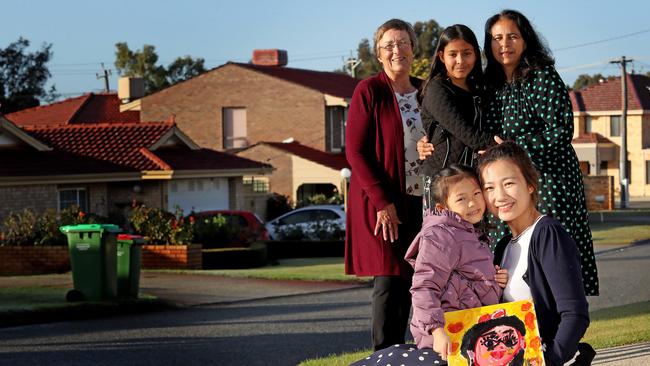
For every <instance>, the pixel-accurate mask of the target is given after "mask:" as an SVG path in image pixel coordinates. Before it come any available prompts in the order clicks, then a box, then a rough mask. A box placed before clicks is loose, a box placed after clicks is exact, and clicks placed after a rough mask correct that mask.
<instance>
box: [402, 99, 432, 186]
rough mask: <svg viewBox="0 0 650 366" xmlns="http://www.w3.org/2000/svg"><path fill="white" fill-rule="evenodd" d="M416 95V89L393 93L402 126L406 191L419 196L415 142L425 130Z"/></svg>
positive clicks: (419, 176)
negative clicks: (403, 92)
mask: <svg viewBox="0 0 650 366" xmlns="http://www.w3.org/2000/svg"><path fill="white" fill-rule="evenodd" d="M417 95H418V92H417V90H416V91H414V92H411V93H406V94H400V93H395V97H396V98H397V104H398V105H399V111H400V113H401V115H402V124H403V127H404V163H405V164H406V169H405V170H404V172H405V173H406V193H408V194H411V195H414V196H421V195H422V193H423V189H422V176H421V175H420V167H421V166H422V161H420V160H419V155H418V150H417V142H418V140H419V139H421V138H422V136H425V135H426V132H425V131H424V128H423V127H422V117H421V116H420V105H419V104H418V99H417Z"/></svg>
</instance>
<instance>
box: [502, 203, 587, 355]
mask: <svg viewBox="0 0 650 366" xmlns="http://www.w3.org/2000/svg"><path fill="white" fill-rule="evenodd" d="M511 238H512V236H511V235H508V236H506V237H504V238H503V239H501V240H500V241H499V243H497V246H496V249H495V253H494V261H495V263H496V264H499V263H501V259H502V258H503V253H504V250H505V248H506V246H507V245H508V242H509V241H510V239H511ZM523 280H524V281H525V282H526V283H527V284H528V286H529V287H530V292H531V294H532V296H533V302H534V303H535V311H536V313H537V324H538V326H539V331H540V335H541V337H542V342H543V343H544V344H545V346H546V348H545V350H544V359H545V361H546V364H547V365H549V366H554V365H563V364H564V363H565V362H566V361H568V360H570V359H571V358H572V357H573V355H574V354H575V353H576V350H577V348H578V342H579V341H580V339H581V338H582V336H583V335H584V333H585V331H586V330H587V327H588V326H589V304H588V303H587V298H586V297H585V292H584V289H583V286H582V275H581V270H580V258H579V254H578V248H577V245H576V244H575V242H574V241H573V239H572V238H571V237H570V236H569V234H568V233H567V232H566V230H565V229H564V227H563V226H562V224H560V223H559V222H558V221H557V220H555V219H554V218H551V217H549V216H545V217H543V218H541V219H540V220H539V222H538V223H537V226H535V229H534V231H533V234H532V238H531V241H530V249H529V251H528V270H527V271H526V273H525V274H524V275H523Z"/></svg>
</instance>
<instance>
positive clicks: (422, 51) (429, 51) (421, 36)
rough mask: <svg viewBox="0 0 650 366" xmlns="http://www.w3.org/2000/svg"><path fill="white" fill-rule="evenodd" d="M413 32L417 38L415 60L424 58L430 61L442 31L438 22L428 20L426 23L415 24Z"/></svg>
mask: <svg viewBox="0 0 650 366" xmlns="http://www.w3.org/2000/svg"><path fill="white" fill-rule="evenodd" d="M413 30H414V31H415V35H416V36H417V38H418V51H417V52H416V53H415V58H425V59H427V60H429V61H430V60H431V58H432V57H433V54H434V53H435V52H436V46H437V45H438V39H439V38H440V33H442V31H443V29H442V28H441V27H440V25H439V24H438V22H436V21H435V20H433V19H430V20H427V21H426V22H415V24H413Z"/></svg>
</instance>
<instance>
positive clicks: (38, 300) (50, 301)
mask: <svg viewBox="0 0 650 366" xmlns="http://www.w3.org/2000/svg"><path fill="white" fill-rule="evenodd" d="M68 290H69V289H68V288H63V287H45V286H44V287H7V288H0V298H1V299H2V301H1V302H0V311H8V310H39V309H46V308H56V307H64V306H69V303H68V302H66V300H65V294H66V293H67V292H68Z"/></svg>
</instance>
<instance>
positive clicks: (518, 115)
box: [486, 67, 598, 295]
mask: <svg viewBox="0 0 650 366" xmlns="http://www.w3.org/2000/svg"><path fill="white" fill-rule="evenodd" d="M493 93H494V94H493V95H491V98H490V103H489V106H488V108H487V113H486V117H487V120H488V124H490V125H492V128H494V127H495V126H498V124H499V123H500V124H501V126H500V127H501V129H502V134H503V136H504V137H505V138H506V139H507V140H514V141H515V142H516V143H517V144H519V145H520V146H522V147H523V148H525V149H526V150H527V151H528V154H529V155H530V157H531V159H532V161H533V163H534V164H535V166H536V167H537V170H538V171H539V173H540V178H539V205H538V206H539V207H538V208H539V211H540V212H542V213H544V214H547V215H550V216H553V217H554V218H555V219H557V220H558V221H560V222H561V223H562V225H563V226H564V228H565V229H566V230H567V231H568V232H569V234H570V235H571V237H573V239H574V240H575V242H576V244H577V245H578V250H579V252H580V257H581V258H580V260H581V265H582V279H583V283H584V288H585V293H586V294H587V295H598V271H597V270H596V260H595V257H594V249H593V242H592V237H591V229H590V227H589V219H588V213H587V205H586V201H585V193H584V185H583V182H582V173H581V171H580V166H579V163H578V158H577V156H576V153H575V150H574V149H573V146H571V139H572V137H573V109H572V107H571V100H570V99H569V94H568V91H567V88H566V86H565V84H564V82H563V81H562V79H561V78H560V75H559V74H558V73H557V71H555V69H554V68H553V67H546V68H544V69H542V70H537V71H534V75H532V77H530V78H528V80H527V81H524V82H515V83H512V84H506V85H504V86H503V87H501V88H499V89H497V90H495V91H494V92H493ZM497 226H498V228H497V230H496V237H497V238H501V237H503V236H504V235H505V234H507V233H508V232H507V227H505V225H504V224H503V223H500V224H499V225H497Z"/></svg>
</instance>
